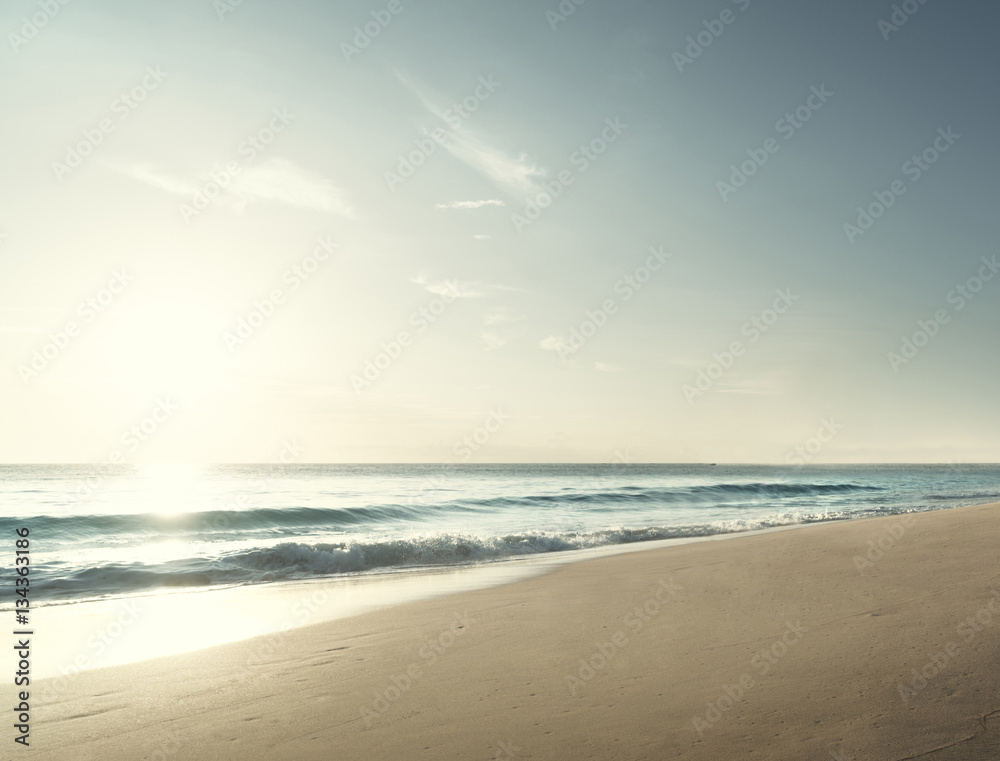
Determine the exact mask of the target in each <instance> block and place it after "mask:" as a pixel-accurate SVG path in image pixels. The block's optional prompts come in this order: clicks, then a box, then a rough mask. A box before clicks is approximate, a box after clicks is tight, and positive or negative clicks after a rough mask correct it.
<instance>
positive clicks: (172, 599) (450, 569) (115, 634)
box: [0, 505, 975, 679]
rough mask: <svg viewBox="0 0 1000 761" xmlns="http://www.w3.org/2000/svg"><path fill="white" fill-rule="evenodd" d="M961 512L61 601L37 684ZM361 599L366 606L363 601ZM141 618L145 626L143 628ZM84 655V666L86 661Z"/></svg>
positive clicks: (54, 608)
mask: <svg viewBox="0 0 1000 761" xmlns="http://www.w3.org/2000/svg"><path fill="white" fill-rule="evenodd" d="M974 506H975V505H970V506H966V507H974ZM956 509H963V508H952V507H948V508H936V509H933V510H926V511H920V512H913V513H894V514H891V515H886V516H877V517H865V518H837V519H831V520H825V521H811V522H805V523H790V524H785V525H780V526H771V527H767V528H761V529H752V530H748V531H733V532H727V533H717V534H706V535H700V536H685V537H675V538H671V539H656V540H651V541H643V542H633V543H627V544H611V545H604V546H599V547H588V548H583V549H578V550H570V551H561V552H552V553H543V554H536V555H526V556H511V557H507V558H504V559H502V560H492V561H485V562H483V561H480V562H474V563H469V564H466V565H443V566H424V567H418V568H404V569H401V570H395V569H394V570H389V571H380V572H375V573H357V574H348V575H338V576H321V577H316V578H305V579H289V580H284V581H276V582H266V583H259V584H235V585H232V586H224V587H195V588H178V589H169V588H168V589H158V590H152V591H147V592H137V593H123V594H120V595H114V596H109V597H106V598H98V599H82V600H54V601H51V602H46V603H43V604H42V605H39V606H38V607H37V608H36V616H37V618H38V621H39V628H40V629H41V630H43V631H48V632H52V631H59V632H64V634H61V635H59V636H57V637H56V638H54V639H47V638H46V639H47V641H45V642H44V644H45V649H46V650H47V651H48V652H49V653H50V654H51V658H50V660H49V661H48V662H47V663H46V665H44V666H42V667H41V668H40V669H39V670H38V672H39V673H38V677H39V678H42V679H47V678H56V679H58V678H59V677H62V676H66V675H67V674H75V673H76V672H79V671H85V670H91V669H97V668H108V667H111V666H119V665H126V664H130V663H140V662H142V661H146V660H151V659H153V658H159V657H164V656H170V655H178V654H182V653H188V652H194V651H197V650H203V649H206V648H210V647H216V646H219V645H225V644H230V643H234V642H239V641H242V640H247V639H252V638H253V637H260V636H267V635H272V634H275V633H277V632H280V631H285V630H287V629H289V628H292V629H297V628H301V627H305V626H312V625H316V624H319V623H324V622H327V621H334V620H337V619H341V618H347V617H350V616H355V615H360V614H362V613H365V612H368V611H372V610H378V609H381V608H386V607H391V606H396V605H403V604H407V603H411V602H418V601H420V600H429V599H434V598H437V597H446V596H449V595H454V594H461V593H463V592H468V591H474V590H478V589H489V588H492V587H497V586H502V585H505V584H510V583H516V582H518V581H521V580H524V579H529V578H533V577H536V576H541V575H544V574H547V573H550V572H552V571H553V570H556V569H558V568H560V567H563V566H565V565H571V564H576V563H586V562H589V561H591V560H596V559H599V558H605V557H614V556H617V555H623V554H630V553H634V552H656V551H659V550H663V549H666V548H670V547H678V546H684V545H687V544H700V543H704V542H715V541H726V540H735V539H745V538H750V537H753V536H758V535H766V534H771V533H780V532H785V531H797V530H802V529H808V528H819V527H822V526H828V525H835V524H838V523H853V522H857V521H868V520H879V519H891V518H897V519H907V518H908V517H909V516H914V515H921V514H924V513H932V512H940V511H948V510H956ZM362 593H364V598H363V599H360V598H361V597H362ZM260 609H266V610H269V611H271V615H265V616H260V615H255V614H254V613H253V611H254V610H260ZM11 610H12V609H11ZM0 612H2V611H0ZM185 612H186V613H187V614H189V615H195V616H197V617H198V619H199V621H200V622H201V626H200V627H199V629H200V632H201V633H192V632H190V631H189V630H187V629H185V628H184V627H179V626H177V623H176V622H177V620H178V616H180V615H182V614H183V613H185ZM139 614H141V615H139ZM137 619H141V622H140V623H139V624H138V625H137ZM82 622H86V623H82ZM289 624H290V625H289ZM283 627H285V628H283ZM81 629H82V630H84V631H85V632H86V633H89V636H81V635H79V634H76V635H73V634H66V633H68V632H77V633H78V632H80V631H81ZM164 630H169V635H170V636H169V637H167V636H165V634H164ZM206 631H208V632H210V634H209V635H208V636H206V635H205V634H204V632H206ZM88 642H89V643H90V644H89V646H88ZM81 654H83V655H84V656H85V657H83V658H81Z"/></svg>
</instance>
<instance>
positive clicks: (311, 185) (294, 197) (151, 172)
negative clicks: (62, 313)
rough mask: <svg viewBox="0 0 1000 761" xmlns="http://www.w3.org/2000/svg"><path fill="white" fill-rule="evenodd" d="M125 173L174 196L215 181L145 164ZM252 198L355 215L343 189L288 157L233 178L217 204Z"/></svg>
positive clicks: (241, 203)
mask: <svg viewBox="0 0 1000 761" xmlns="http://www.w3.org/2000/svg"><path fill="white" fill-rule="evenodd" d="M118 171H119V172H120V173H121V174H124V175H126V176H127V177H131V178H133V179H135V180H138V181H140V182H143V183H145V184H147V185H150V186H152V187H154V188H158V189H160V190H163V191H165V192H167V193H170V194H171V195H177V196H186V197H191V196H193V195H194V194H195V192H197V191H199V190H201V188H203V187H204V186H205V185H206V184H207V183H209V182H210V181H211V177H210V176H209V175H208V174H204V175H201V176H198V177H195V178H184V177H177V176H175V175H172V174H168V173H166V172H161V171H159V170H157V169H154V168H152V167H150V166H147V165H145V164H134V165H131V166H127V167H118ZM250 201H270V202H276V203H283V204H286V205H288V206H297V207H300V208H305V209H314V210H316V211H328V212H332V213H335V214H341V215H343V216H348V217H353V216H354V210H353V209H352V208H351V207H350V205H349V204H348V203H347V200H346V196H345V193H344V191H343V190H341V189H340V188H338V187H336V186H335V185H334V184H333V183H332V182H331V181H330V180H328V179H326V178H325V177H323V176H322V175H320V174H317V173H316V172H312V171H309V170H307V169H302V168H301V167H299V166H296V165H295V164H293V163H292V162H291V161H288V160H286V159H281V158H276V157H272V158H270V159H268V160H267V161H264V162H262V163H260V164H255V165H253V166H248V167H244V168H243V170H242V171H241V172H240V173H239V174H237V175H235V176H233V177H232V179H231V181H230V183H229V185H228V186H227V187H226V188H225V189H224V190H223V192H222V193H221V194H220V195H219V197H218V199H217V200H216V203H219V204H220V205H223V206H227V207H229V208H231V209H233V210H235V211H237V212H242V211H243V210H244V209H245V208H246V206H247V204H248V203H249V202H250Z"/></svg>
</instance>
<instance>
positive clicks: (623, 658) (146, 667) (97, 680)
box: [32, 503, 1000, 761]
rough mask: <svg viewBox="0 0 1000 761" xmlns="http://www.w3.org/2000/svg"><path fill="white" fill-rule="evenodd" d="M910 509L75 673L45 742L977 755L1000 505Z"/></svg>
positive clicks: (42, 749)
mask: <svg viewBox="0 0 1000 761" xmlns="http://www.w3.org/2000/svg"><path fill="white" fill-rule="evenodd" d="M909 515H910V516H912V517H913V519H914V520H913V521H912V524H911V525H910V526H906V527H902V534H899V528H900V527H898V526H897V527H895V528H893V524H894V522H898V521H900V519H901V517H902V516H899V515H894V516H888V517H880V518H870V519H859V520H849V521H834V522H830V523H822V524H818V525H815V528H816V529H817V530H815V531H789V530H785V531H768V532H766V533H761V534H758V535H755V536H741V535H738V536H739V538H741V539H743V541H740V542H723V543H715V542H710V541H702V542H694V543H685V544H681V545H678V546H674V547H668V548H664V549H655V550H650V551H646V550H644V549H643V550H640V551H632V552H626V553H621V554H615V555H610V556H606V557H601V558H597V559H592V560H585V561H581V562H573V563H566V564H563V565H561V566H560V567H557V568H555V569H553V570H552V571H551V572H549V573H546V574H544V575H541V576H532V577H531V578H528V579H526V580H522V581H517V582H514V583H510V584H505V585H502V586H494V587H489V588H485V589H480V590H472V591H465V592H460V593H456V594H452V595H448V596H446V597H436V598H432V599H426V600H422V601H418V602H410V603H403V604H400V605H395V606H392V607H387V608H380V609H378V610H374V611H369V612H367V613H362V614H360V615H356V616H351V617H349V618H340V619H336V620H332V621H328V622H326V623H321V624H316V625H311V626H307V627H303V628H296V629H291V630H288V631H283V632H280V633H278V634H272V635H270V636H265V637H258V638H256V639H250V640H243V641H240V642H234V643H230V644H226V645H221V646H218V647H214V648H211V649H209V650H199V651H196V652H189V653H185V654H183V655H175V656H170V657H165V658H158V659H154V660H148V661H143V662H141V663H135V664H130V665H126V666H114V667H109V668H104V669H98V670H94V671H87V672H83V673H81V674H79V675H78V676H77V677H76V678H75V679H74V680H72V681H71V682H70V683H69V684H67V685H65V686H64V688H63V689H62V690H59V691H55V692H54V693H53V694H51V695H49V696H48V699H46V700H44V701H42V702H39V703H37V704H36V705H37V706H38V708H37V710H36V711H35V717H34V719H33V721H36V722H37V725H36V730H35V732H33V734H32V739H33V742H32V746H33V747H34V749H35V752H36V753H37V754H40V756H41V757H42V758H53V759H56V758H65V757H66V755H65V753H66V752H67V750H68V749H69V748H73V755H74V757H75V758H78V759H81V761H85V760H86V759H97V758H110V759H118V758H122V759H125V758H136V757H144V756H143V755H142V754H146V755H147V756H149V757H152V756H153V755H154V754H156V753H158V752H160V753H164V754H165V756H164V757H169V756H170V755H172V754H173V753H174V752H177V753H179V755H178V757H184V758H193V759H200V758H206V759H208V758H211V759H221V760H223V761H224V760H226V759H240V761H248V760H249V759H256V758H261V759H264V758H269V759H273V758H296V759H306V760H307V761H308V760H311V759H320V758H329V757H331V754H333V755H345V756H347V757H355V758H373V759H380V758H386V759H388V758H399V757H406V758H414V757H418V758H433V759H437V758H484V759H485V758H494V757H495V755H496V754H497V753H498V752H500V750H498V749H499V748H500V743H504V744H505V745H506V747H507V748H508V749H510V748H513V747H517V748H518V749H519V750H518V751H517V752H516V753H514V754H513V756H512V757H513V758H556V759H562V758H567V759H568V758H577V757H580V756H581V755H582V756H584V757H586V756H587V755H591V754H592V755H594V756H595V757H601V758H622V759H626V758H627V759H631V758H636V759H638V758H653V757H678V758H691V759H703V758H704V759H715V758H724V757H734V756H736V755H746V754H749V753H750V752H751V751H753V752H754V753H755V757H757V758H765V759H772V758H773V759H787V758H806V757H808V758H828V757H830V754H831V753H833V752H836V753H840V754H842V756H843V757H845V758H857V759H862V758H864V759H868V758H871V759H887V760H888V761H897V760H898V759H902V758H907V757H911V756H914V755H918V754H921V753H924V754H926V753H928V752H929V751H933V753H932V755H928V756H926V757H927V758H930V759H935V760H937V759H941V760H945V759H947V760H949V761H950V759H952V758H954V759H959V758H961V759H967V758H979V757H980V756H979V755H977V754H979V753H980V752H989V751H987V750H986V749H987V748H993V747H995V745H996V743H997V742H998V734H997V732H998V729H997V726H998V724H1000V722H997V721H994V719H995V718H996V717H997V716H1000V714H997V713H996V711H997V709H998V708H1000V686H998V685H997V684H996V681H995V679H994V678H993V675H994V674H995V673H996V672H997V667H998V666H1000V602H996V603H994V602H993V601H994V600H997V601H1000V597H998V595H1000V592H997V591H996V590H997V589H998V588H1000V573H998V572H997V570H996V562H995V559H996V547H997V539H998V538H1000V528H998V527H1000V504H996V503H994V504H988V505H978V506H970V507H962V508H954V509H948V510H939V511H929V512H924V513H912V514H909ZM807 525H812V524H807ZM802 527H805V526H802ZM894 534H899V535H898V536H897V537H896V538H895V539H893V540H892V542H891V544H890V543H889V542H888V541H887V540H885V541H883V540H884V537H887V536H888V537H892V536H893V535H894ZM729 536H731V535H729ZM879 541H883V545H885V549H884V550H883V553H882V554H881V555H879V556H878V557H876V558H875V560H873V561H869V562H872V566H871V567H867V566H865V567H861V568H859V567H857V565H856V563H855V560H854V559H855V558H856V557H864V555H865V554H866V552H867V551H868V550H869V548H870V547H871V546H875V547H877V546H878V542H879ZM664 590H667V591H664ZM657 595H659V598H658V597H657ZM994 608H995V609H996V610H995V612H996V614H997V615H995V616H993V612H994V611H993V609H994ZM984 611H986V613H984ZM986 615H989V616H990V619H989V621H988V622H986V623H984V616H986ZM977 617H978V618H977ZM970 618H971V619H972V621H973V624H969V625H968V626H966V627H965V628H964V629H961V630H959V628H958V627H961V626H962V624H963V622H965V623H968V620H969V619H970ZM192 623H193V624H195V625H196V622H192ZM976 627H978V629H977V628H976ZM956 648H957V649H956ZM921 678H923V683H921ZM50 682H52V680H43V681H41V682H39V683H38V684H37V685H36V687H35V689H36V690H37V694H38V695H39V697H41V696H42V695H43V694H44V693H45V688H46V685H47V684H48V683H50ZM907 690H908V692H907ZM696 720H700V722H702V723H701V724H699V722H698V721H696ZM706 725H707V726H706ZM699 729H700V730H701V731H700V732H699ZM36 733H37V734H36ZM172 736H176V737H180V738H181V739H180V740H179V742H180V748H179V750H176V751H170V750H169V748H172V747H173V746H171V745H169V742H171V740H170V738H171V737H172ZM991 743H992V744H991ZM935 748H939V749H941V750H934V749H935ZM165 749H166V750H165ZM951 753H956V754H959V755H948V754H951ZM970 753H971V755H970ZM60 754H62V755H60ZM137 754H138V755H137ZM981 757H983V758H986V757H988V756H985V755H984V756H981Z"/></svg>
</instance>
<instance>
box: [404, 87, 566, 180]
mask: <svg viewBox="0 0 1000 761" xmlns="http://www.w3.org/2000/svg"><path fill="white" fill-rule="evenodd" d="M395 74H396V78H397V79H398V80H399V81H400V82H401V83H402V84H403V86H404V87H406V88H407V89H408V90H409V91H410V92H411V93H413V94H414V95H415V96H416V97H417V99H418V100H419V101H420V103H421V105H423V107H424V108H425V109H426V110H427V111H428V113H430V114H432V115H433V116H435V117H436V118H438V119H439V120H441V121H442V122H444V123H445V124H446V125H448V126H439V127H437V128H436V129H435V130H434V132H435V133H438V134H439V135H440V136H442V137H441V139H440V140H439V142H440V143H441V145H442V146H444V148H445V150H447V151H448V152H449V153H450V154H451V155H452V156H454V157H455V158H457V159H458V160H459V161H461V162H462V163H463V164H465V165H466V166H468V167H470V168H471V169H474V170H476V171H477V172H479V173H480V174H484V175H486V176H487V177H488V178H489V179H490V180H492V181H493V182H494V184H496V185H497V186H498V187H500V188H502V189H503V190H505V191H507V192H509V193H512V194H515V195H519V194H522V193H538V192H541V188H540V187H539V186H538V184H537V183H536V179H539V178H542V177H544V176H545V175H546V174H547V172H546V170H545V169H544V168H543V167H540V166H538V165H537V164H536V163H535V162H534V161H532V160H531V159H530V158H529V157H528V155H527V154H525V153H521V154H519V155H518V156H517V157H512V156H508V155H507V154H506V153H504V152H503V151H501V150H500V149H498V148H494V147H493V146H492V145H490V144H489V143H488V142H487V141H486V139H485V138H483V137H480V136H478V135H477V134H475V133H473V132H472V130H470V129H469V128H468V127H466V125H465V124H464V123H460V124H458V125H457V126H455V125H454V119H452V120H451V122H450V123H449V120H448V119H446V118H445V117H446V112H447V106H443V107H442V106H440V105H438V104H439V103H442V102H446V101H445V99H444V98H441V97H440V96H438V95H436V94H435V93H433V92H432V91H431V90H430V89H429V88H427V87H425V86H423V85H420V84H418V83H417V82H415V81H414V80H413V79H412V78H411V77H408V76H406V75H404V74H403V73H402V72H400V71H398V70H396V71H395ZM427 132H428V134H429V133H430V131H427Z"/></svg>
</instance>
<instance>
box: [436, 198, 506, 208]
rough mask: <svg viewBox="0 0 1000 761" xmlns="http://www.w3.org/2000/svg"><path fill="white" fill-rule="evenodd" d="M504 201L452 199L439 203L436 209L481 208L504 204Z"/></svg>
mask: <svg viewBox="0 0 1000 761" xmlns="http://www.w3.org/2000/svg"><path fill="white" fill-rule="evenodd" d="M503 205H504V202H503V201H500V200H498V199H496V198H491V199H489V200H484V201H452V202H451V203H439V204H436V205H435V207H434V208H435V209H481V208H482V207H483V206H503Z"/></svg>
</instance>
